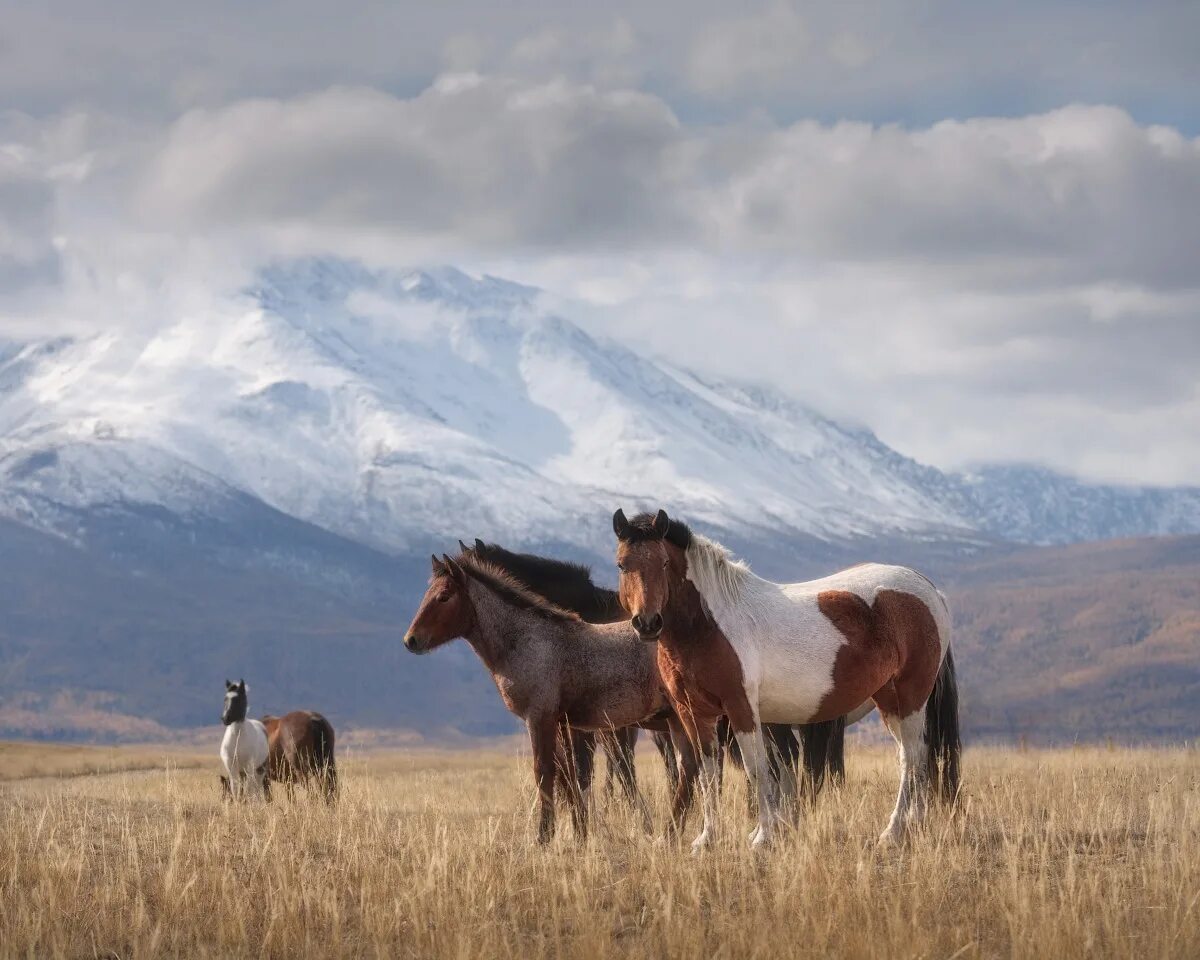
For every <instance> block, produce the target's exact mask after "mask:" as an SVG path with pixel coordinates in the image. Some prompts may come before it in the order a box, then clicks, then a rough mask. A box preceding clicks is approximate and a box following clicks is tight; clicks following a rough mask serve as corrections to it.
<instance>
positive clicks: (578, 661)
mask: <svg viewBox="0 0 1200 960" xmlns="http://www.w3.org/2000/svg"><path fill="white" fill-rule="evenodd" d="M431 560H432V564H431V566H432V576H431V577H430V581H429V587H428V589H427V590H426V591H425V596H424V597H423V598H422V600H421V604H420V607H419V608H418V610H417V613H416V616H414V617H413V621H412V624H411V625H410V626H409V628H408V630H407V631H406V632H405V635H404V645H405V647H406V648H407V649H408V650H409V651H411V652H412V653H428V652H429V651H431V650H433V649H435V648H436V647H439V646H442V645H443V644H445V643H448V642H450V641H451V640H453V639H455V638H456V637H463V638H465V639H466V640H467V642H468V643H469V644H470V645H471V647H472V648H473V649H474V650H475V653H476V654H477V655H478V656H479V659H480V660H482V661H483V664H484V666H485V667H486V668H487V669H488V671H489V672H490V673H491V675H492V680H493V682H494V683H495V684H496V688H497V690H499V692H500V697H501V699H502V700H503V701H504V704H505V706H506V707H508V709H509V710H510V711H511V712H512V713H514V714H515V715H516V716H518V717H520V718H521V719H522V720H524V721H525V725H526V727H527V729H528V731H529V739H530V743H531V745H532V748H533V767H534V776H535V779H536V781H537V785H538V794H539V799H540V816H539V822H538V835H537V836H538V841H539V842H540V843H546V842H548V841H549V840H550V839H551V837H553V835H554V787H555V780H556V779H562V780H563V782H564V783H565V784H566V785H567V786H568V792H569V794H570V795H569V797H568V799H569V800H570V802H571V806H572V815H573V819H574V821H575V825H576V829H577V831H578V833H579V835H580V836H585V835H586V832H587V800H586V798H585V797H583V796H582V795H581V793H580V791H578V790H575V789H571V785H572V784H575V783H577V782H578V781H577V777H576V775H575V771H574V770H573V769H572V768H573V759H572V755H571V753H570V752H569V751H567V750H565V749H563V748H562V747H561V746H560V744H561V743H562V742H564V741H566V740H567V739H568V738H569V736H570V729H572V728H573V729H576V730H584V731H599V730H606V729H610V728H614V727H625V726H629V725H630V724H634V723H642V724H647V725H650V724H655V725H658V726H667V727H668V728H669V729H671V731H672V733H673V734H674V735H675V736H676V737H677V738H678V745H679V747H680V748H681V749H682V750H684V751H685V754H686V755H687V756H690V755H691V750H690V746H689V744H688V741H687V739H686V737H685V735H684V731H683V728H682V727H681V726H679V721H678V719H677V718H676V717H675V715H674V713H673V712H672V711H671V705H670V701H669V700H668V698H667V693H666V690H665V689H664V688H663V685H662V681H661V679H660V677H659V673H658V667H657V664H656V662H655V657H654V650H653V648H652V647H650V646H649V645H647V644H645V643H642V642H641V641H640V640H639V638H638V635H637V632H636V631H635V630H634V629H633V628H632V627H631V625H630V624H629V622H628V621H623V622H620V623H611V624H589V623H587V622H585V621H584V620H582V619H581V618H580V617H579V615H578V614H576V613H573V612H571V611H569V610H564V609H563V608H562V607H559V606H556V605H554V604H552V603H550V602H549V601H548V600H546V599H545V598H544V597H541V596H538V595H537V594H535V593H533V592H532V591H530V590H529V588H527V587H526V586H524V585H523V584H521V583H520V582H519V581H517V580H515V579H514V578H512V577H511V576H509V575H508V574H507V573H506V572H505V571H504V570H503V569H501V568H500V567H498V566H496V565H495V564H492V563H489V562H488V561H486V560H483V559H481V558H479V557H477V556H475V555H474V554H472V553H471V552H469V551H467V552H463V553H460V554H459V555H458V556H457V557H455V558H451V557H449V556H446V555H443V556H442V559H440V560H439V559H438V558H437V557H432V558H431ZM560 731H562V732H563V733H565V734H566V735H565V736H563V737H561V738H560ZM684 767H685V776H684V777H683V778H682V780H681V785H680V789H679V791H677V793H676V809H678V808H679V806H680V805H681V804H682V806H683V809H684V810H686V806H687V804H688V803H690V800H691V790H692V785H693V783H694V780H695V773H696V764H695V762H694V761H693V762H688V763H685V765H684ZM677 822H678V815H677V816H676V818H674V819H673V821H672V824H673V826H672V829H674V824H675V823H677Z"/></svg>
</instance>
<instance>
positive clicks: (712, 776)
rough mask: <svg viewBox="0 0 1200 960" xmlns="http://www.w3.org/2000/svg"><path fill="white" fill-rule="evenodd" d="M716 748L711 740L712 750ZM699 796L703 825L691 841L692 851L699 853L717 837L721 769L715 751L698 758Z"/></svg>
mask: <svg viewBox="0 0 1200 960" xmlns="http://www.w3.org/2000/svg"><path fill="white" fill-rule="evenodd" d="M716 749H717V745H716V742H715V740H714V742H713V750H714V751H715V750H716ZM698 779H699V781H700V784H699V786H700V798H701V801H702V803H703V806H704V826H703V828H702V829H701V830H700V833H699V835H698V836H697V837H696V839H695V840H693V841H692V853H699V852H700V851H701V850H703V849H705V848H706V847H708V846H710V845H711V844H712V842H713V841H714V840H715V839H716V838H717V801H718V799H719V797H718V794H717V787H718V784H719V783H720V779H721V770H720V767H718V766H717V755H716V753H715V752H714V753H711V754H705V755H704V756H702V757H701V758H700V776H699V778H698Z"/></svg>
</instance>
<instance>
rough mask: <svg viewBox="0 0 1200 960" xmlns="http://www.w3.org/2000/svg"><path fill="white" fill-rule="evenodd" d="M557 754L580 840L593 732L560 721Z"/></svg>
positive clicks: (589, 783)
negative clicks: (577, 728) (571, 726)
mask: <svg viewBox="0 0 1200 960" xmlns="http://www.w3.org/2000/svg"><path fill="white" fill-rule="evenodd" d="M556 755H557V765H558V770H559V774H560V777H561V782H562V785H563V790H564V792H565V794H566V797H567V801H568V802H569V803H570V804H571V820H572V822H573V823H574V825H575V835H576V836H577V837H579V839H581V840H583V839H586V838H587V832H588V801H589V797H590V795H591V788H592V773H593V770H594V769H595V758H596V736H595V734H593V733H589V732H587V731H584V730H572V729H571V728H570V727H569V726H567V725H566V724H565V723H563V724H560V726H559V742H558V746H557V747H556Z"/></svg>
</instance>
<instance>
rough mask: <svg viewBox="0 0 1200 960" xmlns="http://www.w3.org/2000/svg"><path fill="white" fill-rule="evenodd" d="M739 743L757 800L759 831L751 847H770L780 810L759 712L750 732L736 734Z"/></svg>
mask: <svg viewBox="0 0 1200 960" xmlns="http://www.w3.org/2000/svg"><path fill="white" fill-rule="evenodd" d="M737 741H738V747H739V748H740V749H741V752H742V765H743V766H744V767H745V768H746V776H747V777H749V778H750V786H751V787H752V788H753V791H754V793H755V795H756V796H757V797H758V829H757V830H755V831H754V832H753V833H752V834H750V846H752V847H755V848H758V847H768V846H770V845H771V832H772V830H773V829H774V826H775V819H776V818H777V817H778V811H777V810H776V807H775V783H774V781H773V780H772V779H771V765H770V762H769V760H768V758H767V747H766V744H765V742H764V738H763V731H762V726H761V725H760V724H759V722H758V711H757V710H755V711H754V722H753V723H752V724H751V726H750V729H749V730H744V731H743V730H738V731H737Z"/></svg>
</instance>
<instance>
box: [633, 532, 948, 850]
mask: <svg viewBox="0 0 1200 960" xmlns="http://www.w3.org/2000/svg"><path fill="white" fill-rule="evenodd" d="M613 531H614V532H615V533H616V535H617V541H618V543H617V566H618V568H619V570H620V575H621V582H620V587H621V590H620V592H621V601H622V604H623V606H624V607H625V609H627V610H629V611H630V613H631V614H632V623H633V626H634V628H635V629H636V630H637V631H638V633H639V634H640V635H641V637H642V638H643V639H644V640H648V641H652V640H656V641H658V665H659V669H660V670H661V672H662V676H663V682H664V683H665V684H666V687H667V689H668V691H669V692H670V695H671V699H672V700H673V701H674V705H675V710H676V713H677V715H678V716H679V719H680V721H681V722H682V723H683V724H684V726H685V727H686V728H687V730H688V735H689V736H690V737H691V738H692V740H693V742H694V743H695V744H697V745H698V749H699V751H700V753H701V758H702V759H701V762H702V766H703V768H704V774H703V776H704V780H705V782H711V780H712V778H713V775H714V773H715V759H714V744H715V739H716V738H715V725H716V721H717V718H718V717H720V716H722V715H724V716H727V717H728V718H729V722H730V724H731V726H732V727H733V730H734V733H735V734H736V736H737V740H738V745H739V746H740V748H741V752H742V757H743V759H744V761H745V765H746V771H747V773H748V774H749V776H750V778H751V781H752V782H753V783H754V785H755V790H756V793H757V795H758V802H759V825H758V829H756V830H755V831H754V833H753V834H752V835H751V844H752V845H753V846H764V845H768V844H769V843H770V842H771V836H772V831H773V828H774V825H775V819H776V816H777V813H776V810H777V806H776V804H777V797H776V790H775V785H774V784H773V783H772V782H771V779H770V776H769V769H768V765H767V757H766V750H765V748H764V745H763V738H762V734H761V732H760V726H759V725H760V723H761V722H762V721H767V722H771V723H812V722H814V721H816V722H819V721H822V720H830V719H833V718H835V717H839V716H842V715H844V714H846V713H848V712H849V711H851V710H854V709H855V708H857V707H859V705H860V704H862V703H863V702H864V701H866V700H868V699H870V700H872V701H873V702H874V704H875V706H877V707H878V708H879V712H880V714H881V715H882V716H883V721H884V724H885V725H886V726H887V728H888V730H889V731H890V732H891V734H892V736H893V737H895V739H896V742H897V744H898V745H899V749H900V763H901V776H900V789H899V792H898V794H897V797H896V806H895V809H894V810H893V811H892V815H891V819H890V820H889V822H888V825H887V828H886V829H885V830H884V832H883V834H882V835H881V836H880V842H881V843H889V842H896V841H898V840H900V839H902V838H903V837H904V836H905V834H906V832H907V831H908V829H909V828H910V827H913V826H915V825H917V824H918V823H919V822H920V821H921V819H922V818H923V816H924V813H925V807H926V801H927V799H928V797H929V795H930V794H931V793H932V792H933V789H934V788H935V786H936V787H937V788H940V791H941V794H942V796H943V797H945V798H947V799H953V798H954V796H955V795H956V793H957V790H958V776H959V774H958V771H959V756H960V751H961V746H960V742H959V734H958V693H957V682H956V679H955V672H954V660H953V658H952V657H951V656H950V611H949V608H948V606H947V604H946V600H945V597H944V596H943V595H942V594H941V593H940V592H939V591H938V590H937V589H936V588H935V587H934V586H933V584H932V583H930V581H929V580H927V579H926V578H925V577H923V576H922V575H921V574H919V573H917V572H916V571H914V570H910V569H908V568H907V567H896V566H885V565H883V564H877V563H868V564H862V565H860V566H857V567H851V568H850V569H848V570H843V571H841V572H840V573H835V574H833V575H832V576H829V577H825V578H824V579H821V580H812V581H809V582H807V583H790V584H778V583H772V582H770V581H769V580H764V579H763V578H761V577H758V576H756V575H755V574H753V573H751V572H750V568H749V567H748V566H747V565H746V564H745V563H742V562H740V561H737V560H734V559H733V558H732V556H731V554H730V553H729V551H728V550H726V549H725V548H724V547H722V546H721V545H720V544H718V543H715V542H713V541H712V540H709V539H708V538H706V537H702V536H700V535H699V534H695V533H692V531H691V530H689V529H688V527H687V526H686V525H685V524H683V523H680V522H679V521H673V520H671V519H670V518H669V517H668V516H667V514H666V512H665V511H663V510H660V511H658V513H657V515H654V516H651V515H650V514H642V515H640V516H637V517H635V518H634V519H633V520H628V519H626V517H625V514H624V513H623V512H622V511H620V510H618V511H617V512H616V513H615V514H614V515H613ZM703 793H704V797H705V802H704V828H703V830H702V831H701V833H700V835H699V836H698V837H697V838H696V840H695V842H694V843H693V848H694V849H700V848H702V847H704V846H706V845H707V844H708V843H710V842H711V841H712V839H713V837H714V830H715V827H716V818H715V814H716V810H715V799H714V797H713V791H712V790H711V789H708V790H704V791H703Z"/></svg>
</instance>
